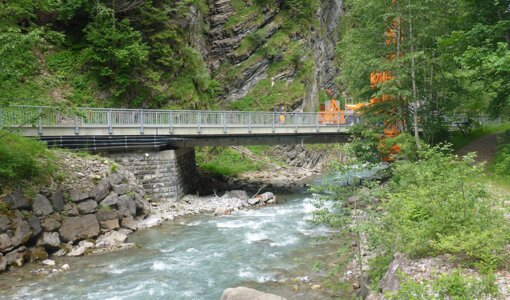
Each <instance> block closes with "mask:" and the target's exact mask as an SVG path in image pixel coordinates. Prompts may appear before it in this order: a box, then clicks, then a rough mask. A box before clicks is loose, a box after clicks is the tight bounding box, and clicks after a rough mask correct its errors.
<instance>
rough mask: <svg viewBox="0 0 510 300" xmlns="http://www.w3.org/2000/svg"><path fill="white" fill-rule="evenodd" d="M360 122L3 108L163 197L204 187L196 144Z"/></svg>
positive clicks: (280, 137) (293, 137) (309, 134)
mask: <svg viewBox="0 0 510 300" xmlns="http://www.w3.org/2000/svg"><path fill="white" fill-rule="evenodd" d="M342 114H343V115H342ZM326 120H329V123H328V121H326ZM339 120H344V121H345V122H339ZM356 121H357V118H356V116H355V115H354V112H352V111H345V112H343V113H338V115H336V114H332V113H294V112H289V113H284V114H283V115H281V114H280V113H273V112H239V111H189V110H181V111H176V110H144V109H112V108H78V109H72V108H64V109H62V108H61V109H59V108H55V107H46V106H38V107H37V106H10V107H5V108H0V128H6V129H9V130H16V131H18V132H19V133H20V134H22V135H24V136H28V137H35V138H38V139H41V140H42V141H45V142H46V143H47V144H48V146H49V147H60V148H69V149H81V150H92V151H98V152H101V153H102V154H103V155H105V156H108V157H110V158H112V159H113V160H115V161H116V162H117V163H119V164H122V165H124V166H125V167H126V168H127V169H128V170H130V171H131V172H133V173H134V174H135V176H136V177H137V178H138V179H139V180H140V182H141V183H142V184H143V186H144V189H145V192H146V194H147V195H148V196H149V197H150V198H152V199H155V200H178V199H180V198H181V197H182V196H183V195H185V194H187V193H190V192H194V191H195V190H196V188H195V187H196V179H197V176H196V164H195V150H194V147H201V146H232V145H258V144H265V145H272V144H311V143H322V144H325V143H339V142H347V140H348V137H349V133H348V129H349V127H350V126H352V125H353V124H354V123H356ZM465 121H466V117H465V116H453V117H450V118H449V121H448V124H449V125H450V126H451V127H452V128H455V127H459V124H462V123H464V122H465ZM482 121H486V120H480V122H482ZM459 128H461V127H459Z"/></svg>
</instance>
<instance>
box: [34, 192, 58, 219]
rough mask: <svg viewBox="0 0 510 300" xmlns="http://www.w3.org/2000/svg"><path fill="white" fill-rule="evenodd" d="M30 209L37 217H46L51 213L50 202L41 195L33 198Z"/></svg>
mask: <svg viewBox="0 0 510 300" xmlns="http://www.w3.org/2000/svg"><path fill="white" fill-rule="evenodd" d="M32 209H33V210H34V213H35V214H36V215H37V216H47V215H49V214H51V213H52V212H53V207H52V206H51V203H50V200H48V198H46V197H44V196H43V195H41V194H39V195H37V196H36V197H35V199H34V202H33V203H32Z"/></svg>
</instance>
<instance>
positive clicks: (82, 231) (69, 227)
mask: <svg viewBox="0 0 510 300" xmlns="http://www.w3.org/2000/svg"><path fill="white" fill-rule="evenodd" d="M99 232H100V230H99V222H98V221H97V218H96V216H95V215H84V216H79V217H64V219H63V221H62V226H61V227H60V230H59V233H60V237H61V238H62V240H63V241H64V242H70V241H74V240H78V239H89V238H94V237H96V236H98V235H99Z"/></svg>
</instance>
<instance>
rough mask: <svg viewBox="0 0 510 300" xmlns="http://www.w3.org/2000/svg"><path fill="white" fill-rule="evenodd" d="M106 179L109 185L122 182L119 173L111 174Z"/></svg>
mask: <svg viewBox="0 0 510 300" xmlns="http://www.w3.org/2000/svg"><path fill="white" fill-rule="evenodd" d="M108 179H109V180H110V184H111V185H118V184H120V183H121V182H122V180H123V178H122V176H120V174H119V173H113V174H111V175H110V176H109V177H108Z"/></svg>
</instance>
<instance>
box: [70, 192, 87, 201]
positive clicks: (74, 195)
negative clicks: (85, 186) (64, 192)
mask: <svg viewBox="0 0 510 300" xmlns="http://www.w3.org/2000/svg"><path fill="white" fill-rule="evenodd" d="M69 197H70V198H71V201H73V202H80V201H83V200H86V199H88V198H90V195H89V192H87V191H83V190H72V191H70V192H69Z"/></svg>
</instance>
